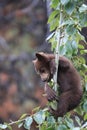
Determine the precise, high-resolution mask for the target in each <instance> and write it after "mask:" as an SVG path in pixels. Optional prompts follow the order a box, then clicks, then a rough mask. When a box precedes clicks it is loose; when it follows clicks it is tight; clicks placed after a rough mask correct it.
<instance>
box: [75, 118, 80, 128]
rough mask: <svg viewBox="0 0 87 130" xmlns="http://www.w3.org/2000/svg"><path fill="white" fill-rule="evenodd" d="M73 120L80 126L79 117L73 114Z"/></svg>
mask: <svg viewBox="0 0 87 130" xmlns="http://www.w3.org/2000/svg"><path fill="white" fill-rule="evenodd" d="M75 120H76V122H77V123H78V125H79V126H81V122H80V118H79V117H78V116H75Z"/></svg>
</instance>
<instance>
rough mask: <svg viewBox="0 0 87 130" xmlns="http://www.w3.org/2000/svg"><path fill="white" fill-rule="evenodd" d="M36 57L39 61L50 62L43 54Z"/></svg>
mask: <svg viewBox="0 0 87 130" xmlns="http://www.w3.org/2000/svg"><path fill="white" fill-rule="evenodd" d="M36 57H37V59H38V60H39V61H49V58H48V57H47V56H46V55H45V54H44V53H43V52H38V53H36Z"/></svg>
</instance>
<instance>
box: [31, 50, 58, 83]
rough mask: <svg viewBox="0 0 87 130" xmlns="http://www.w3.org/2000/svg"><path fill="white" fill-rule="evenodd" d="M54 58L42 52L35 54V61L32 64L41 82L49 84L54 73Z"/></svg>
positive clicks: (52, 55)
mask: <svg viewBox="0 0 87 130" xmlns="http://www.w3.org/2000/svg"><path fill="white" fill-rule="evenodd" d="M54 59H55V56H54V54H47V53H44V52H38V53H36V59H35V60H33V64H34V67H35V70H36V72H37V74H39V75H40V77H41V79H42V81H44V82H49V81H50V80H51V78H52V77H53V74H54V73H55V70H56V68H55V62H54Z"/></svg>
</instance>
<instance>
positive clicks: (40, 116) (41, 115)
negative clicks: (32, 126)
mask: <svg viewBox="0 0 87 130" xmlns="http://www.w3.org/2000/svg"><path fill="white" fill-rule="evenodd" d="M33 118H34V120H35V121H36V123H37V124H39V125H40V124H42V123H43V122H44V120H45V113H44V112H43V111H42V110H40V111H39V112H37V113H35V114H34V116H33Z"/></svg>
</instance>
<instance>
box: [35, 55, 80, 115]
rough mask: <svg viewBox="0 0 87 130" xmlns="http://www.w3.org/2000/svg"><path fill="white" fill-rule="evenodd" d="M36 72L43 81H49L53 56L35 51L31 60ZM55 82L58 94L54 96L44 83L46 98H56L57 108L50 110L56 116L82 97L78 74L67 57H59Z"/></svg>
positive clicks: (70, 108)
mask: <svg viewBox="0 0 87 130" xmlns="http://www.w3.org/2000/svg"><path fill="white" fill-rule="evenodd" d="M33 63H34V66H35V69H36V71H37V73H38V74H39V75H40V76H41V79H42V80H43V81H45V82H49V81H50V80H51V78H53V75H54V73H55V70H56V68H55V56H54V54H46V53H43V52H39V53H36V60H34V61H33ZM57 83H58V84H59V86H60V87H59V90H60V96H59V98H58V97H57V96H56V93H55V92H54V90H52V89H51V88H50V87H49V86H48V84H47V83H46V84H45V92H46V94H47V99H48V100H50V101H52V100H57V101H58V109H57V110H56V111H55V110H53V109H51V112H52V113H53V114H54V115H55V116H56V117H59V116H63V115H64V114H65V113H66V112H68V111H70V110H72V109H74V108H75V107H77V105H79V103H80V100H81V97H82V86H81V79H80V76H79V74H78V72H77V70H76V69H75V67H74V66H73V64H72V63H71V61H70V60H69V59H67V58H66V57H64V56H60V57H59V66H58V76H57Z"/></svg>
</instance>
